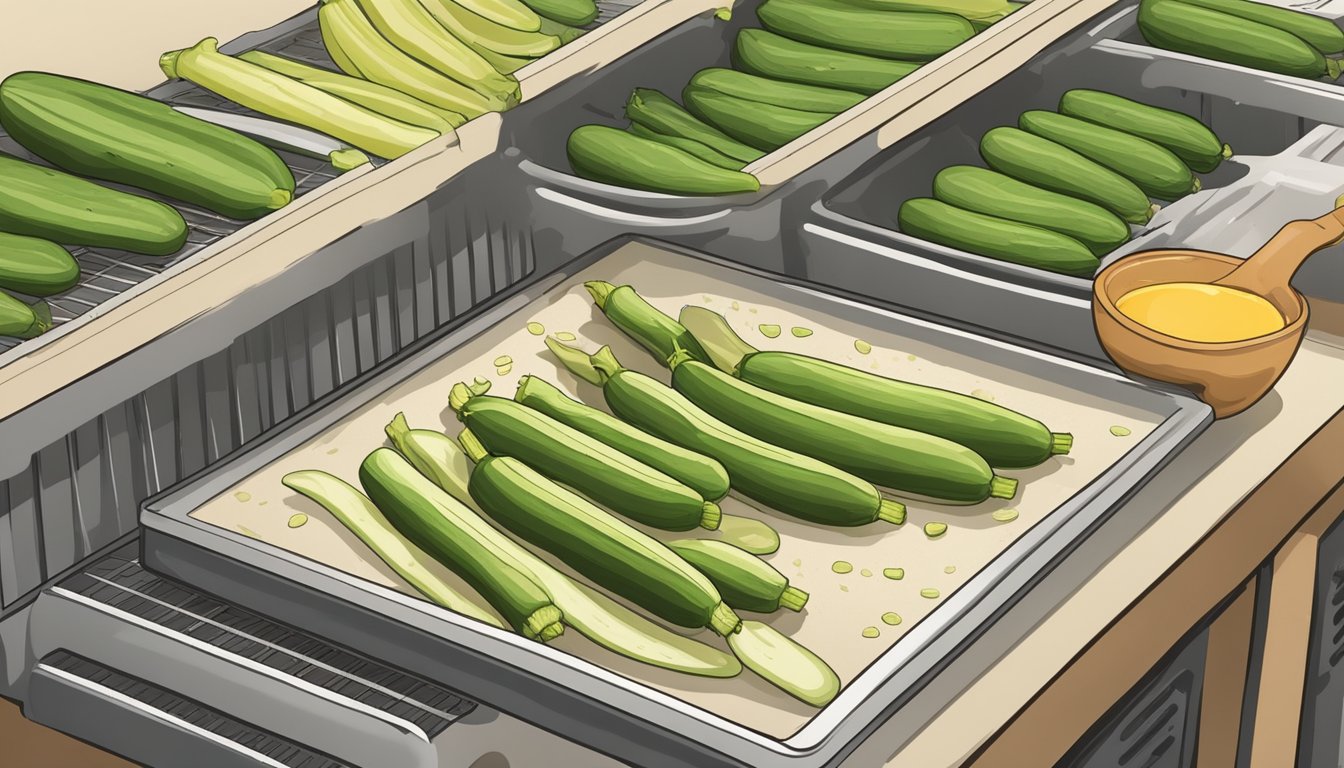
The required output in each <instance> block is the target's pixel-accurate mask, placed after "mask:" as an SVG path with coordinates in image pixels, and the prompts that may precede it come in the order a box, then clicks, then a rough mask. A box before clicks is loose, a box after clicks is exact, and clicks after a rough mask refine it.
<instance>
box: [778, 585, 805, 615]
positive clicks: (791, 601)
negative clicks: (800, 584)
mask: <svg viewBox="0 0 1344 768" xmlns="http://www.w3.org/2000/svg"><path fill="white" fill-rule="evenodd" d="M807 598H808V594H807V593H806V592H804V591H803V590H801V589H799V588H797V587H785V588H784V594H782V595H780V596H779V607H780V608H788V609H789V610H790V611H801V610H803V606H805V605H807Z"/></svg>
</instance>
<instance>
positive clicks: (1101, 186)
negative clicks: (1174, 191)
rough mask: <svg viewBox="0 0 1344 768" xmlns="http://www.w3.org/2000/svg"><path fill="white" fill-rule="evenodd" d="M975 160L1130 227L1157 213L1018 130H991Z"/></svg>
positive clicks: (1076, 159) (1066, 153)
mask: <svg viewBox="0 0 1344 768" xmlns="http://www.w3.org/2000/svg"><path fill="white" fill-rule="evenodd" d="M980 155H981V157H983V158H985V162H986V163H989V167H990V168H993V169H994V170H996V171H998V172H1000V173H1004V174H1007V175H1009V176H1012V177H1013V178H1015V179H1017V180H1018V181H1024V182H1026V183H1028V184H1031V185H1033V186H1037V187H1042V188H1045V189H1048V190H1050V191H1051V192H1058V193H1060V194H1062V195H1069V196H1071V197H1077V198H1079V199H1082V200H1087V201H1088V202H1092V203H1096V204H1097V205H1100V206H1101V207H1102V208H1105V209H1107V210H1109V211H1111V212H1112V213H1115V214H1116V215H1118V216H1119V217H1120V218H1122V219H1124V220H1125V221H1128V222H1129V223H1131V224H1147V223H1148V221H1149V220H1150V219H1152V218H1153V214H1154V213H1156V212H1157V206H1155V205H1153V204H1152V203H1151V202H1150V201H1149V200H1148V196H1147V195H1145V194H1144V193H1143V190H1141V189H1139V188H1138V187H1137V186H1136V185H1135V184H1134V182H1132V181H1130V180H1129V179H1126V178H1125V177H1124V176H1121V175H1120V174H1118V173H1116V172H1115V171H1112V170H1111V169H1109V168H1106V167H1105V166H1102V165H1100V164H1098V163H1096V162H1094V161H1092V160H1089V159H1087V158H1086V157H1083V156H1082V155H1080V154H1078V153H1077V152H1074V151H1073V150H1071V149H1069V148H1068V147H1065V146H1063V145H1062V144H1059V143H1057V142H1054V141H1050V140H1049V139H1043V138H1041V137H1040V136H1036V135H1035V134H1031V133H1027V132H1026V131H1024V130H1022V129H1020V128H1012V127H1008V126H1000V127H998V128H991V129H990V130H989V131H988V132H987V133H986V134H985V135H984V136H983V137H982V138H981V139H980Z"/></svg>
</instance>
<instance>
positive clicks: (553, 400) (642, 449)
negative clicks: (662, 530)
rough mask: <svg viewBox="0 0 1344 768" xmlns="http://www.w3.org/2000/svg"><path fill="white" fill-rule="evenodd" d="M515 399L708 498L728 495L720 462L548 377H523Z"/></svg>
mask: <svg viewBox="0 0 1344 768" xmlns="http://www.w3.org/2000/svg"><path fill="white" fill-rule="evenodd" d="M513 399H514V400H516V401H517V402H519V403H522V404H523V405H525V406H527V407H528V408H534V409H536V410H538V411H540V412H541V413H544V414H546V415H547V416H550V417H551V418H552V419H555V420H556V421H559V422H561V423H563V424H567V425H569V426H571V427H573V428H574V429H577V430H579V431H580V432H583V433H584V434H586V435H589V436H591V437H594V438H596V439H598V440H601V441H602V442H604V443H606V444H607V445H609V446H611V447H612V448H615V449H616V450H618V451H621V452H622V453H625V454H626V455H628V456H631V457H633V458H635V459H636V460H638V461H642V462H644V463H645V464H647V465H649V466H650V467H654V468H655V469H658V470H660V471H662V472H663V473H665V474H667V475H669V476H671V477H673V478H676V479H677V480H678V481H680V482H681V483H683V484H684V485H686V486H687V487H689V488H691V489H692V490H694V491H695V492H696V493H698V494H700V496H701V497H702V498H704V499H706V500H708V501H719V500H720V499H722V498H723V497H724V496H727V495H728V472H727V471H726V470H724V468H723V465H722V464H720V463H719V462H717V461H715V460H714V459H711V458H709V457H708V456H704V455H701V454H698V453H695V452H694V451H688V450H686V449H685V448H682V447H681V446H679V445H676V444H674V443H669V442H668V441H666V440H662V439H660V438H657V437H654V436H653V435H650V434H648V433H647V432H642V431H640V430H638V429H635V428H634V427H632V426H630V425H629V424H626V423H625V422H623V421H621V420H620V419H618V418H616V417H614V416H612V415H611V414H608V413H605V412H603V411H599V410H598V409H596V408H593V407H592V406H588V405H584V404H583V403H580V402H579V401H577V400H574V399H573V398H571V397H569V396H568V395H566V394H565V393H564V392H561V391H560V389H559V388H557V387H556V386H554V385H553V384H551V383H549V382H547V381H546V380H545V379H540V378H537V377H536V376H524V377H522V378H521V379H519V381H518V392H517V393H516V394H515V395H514V396H513Z"/></svg>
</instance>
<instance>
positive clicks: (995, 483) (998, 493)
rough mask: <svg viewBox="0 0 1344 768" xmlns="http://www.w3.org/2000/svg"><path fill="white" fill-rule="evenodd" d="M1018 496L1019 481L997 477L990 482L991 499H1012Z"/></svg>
mask: <svg viewBox="0 0 1344 768" xmlns="http://www.w3.org/2000/svg"><path fill="white" fill-rule="evenodd" d="M1016 495H1017V480H1015V479H1013V478H1011V477H1001V476H999V475H995V476H994V479H993V480H990V481H989V497H990V498H991V499H1011V498H1013V497H1014V496H1016Z"/></svg>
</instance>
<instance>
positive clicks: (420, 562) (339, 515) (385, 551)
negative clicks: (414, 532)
mask: <svg viewBox="0 0 1344 768" xmlns="http://www.w3.org/2000/svg"><path fill="white" fill-rule="evenodd" d="M280 482H282V483H284V484H285V487H287V488H290V489H291V490H294V491H297V492H298V493H301V494H303V495H304V496H306V497H308V498H309V499H312V500H313V501H315V502H317V503H318V504H320V505H321V506H322V508H323V509H325V510H327V511H328V512H330V513H331V516H332V517H334V518H336V519H337V520H338V521H340V523H341V524H342V525H344V526H345V527H346V528H347V529H348V530H349V531H350V532H351V533H353V534H354V535H355V537H356V538H358V539H359V540H360V541H362V542H364V543H365V544H366V545H367V546H368V547H369V549H371V550H373V553H374V554H376V555H378V557H379V559H381V560H382V561H383V562H384V563H386V564H387V567H389V568H391V569H392V570H393V571H395V572H396V573H397V575H398V576H400V577H401V578H403V579H405V581H406V583H407V584H410V585H411V586H412V587H415V588H416V589H417V590H419V591H420V593H421V594H423V595H424V596H425V597H427V598H429V599H430V601H431V602H434V603H436V604H438V605H441V606H443V607H444V608H447V609H448V610H450V611H456V612H458V613H460V614H462V615H464V616H469V617H471V618H473V619H476V620H477V621H483V622H485V623H486V624H490V625H493V626H496V627H499V628H500V629H505V626H504V623H503V622H502V621H500V620H499V618H497V617H496V616H495V615H494V614H493V613H491V612H490V611H487V610H485V609H483V608H481V607H480V606H479V605H477V603H476V601H475V600H472V599H471V598H469V597H467V596H465V595H463V594H462V593H461V592H458V591H457V590H456V589H454V588H453V586H452V585H451V584H449V583H448V582H446V581H444V580H443V579H441V578H439V577H438V576H437V575H435V574H434V572H433V571H432V570H430V563H432V562H435V560H434V558H433V557H432V556H430V555H429V554H427V553H426V552H425V551H424V550H423V549H421V548H420V547H417V546H416V545H415V544H414V543H413V542H411V540H410V539H408V538H406V537H405V536H403V535H401V533H400V532H399V531H398V530H397V529H396V528H395V527H393V525H392V523H390V522H388V519H387V517H385V516H384V515H383V513H382V512H380V511H378V507H376V506H374V504H373V502H371V501H369V499H368V497H367V496H365V495H364V494H362V493H360V492H359V491H358V490H357V489H356V488H355V487H354V486H352V485H350V484H349V483H347V482H345V481H344V480H342V479H340V478H339V477H336V476H334V475H330V474H328V473H326V472H322V471H319V470H314V469H304V470H299V471H298V472H290V473H289V474H287V475H285V476H284V477H283V478H281V480H280Z"/></svg>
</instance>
